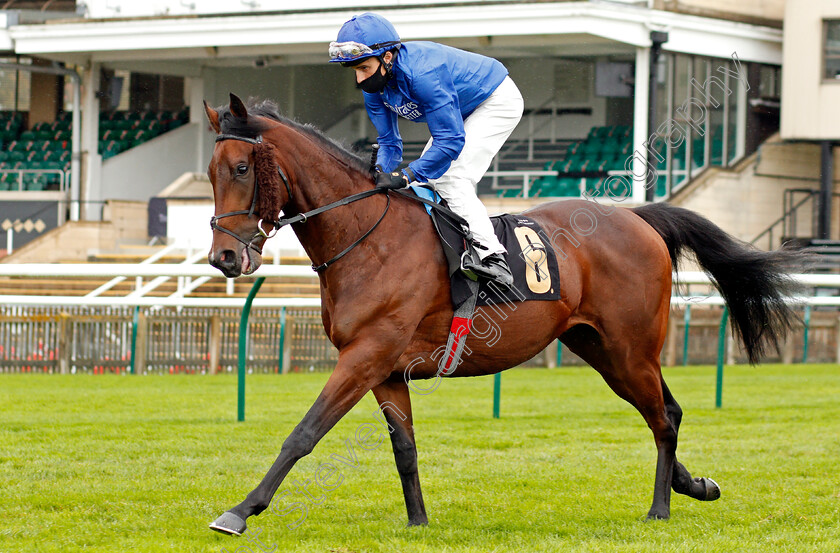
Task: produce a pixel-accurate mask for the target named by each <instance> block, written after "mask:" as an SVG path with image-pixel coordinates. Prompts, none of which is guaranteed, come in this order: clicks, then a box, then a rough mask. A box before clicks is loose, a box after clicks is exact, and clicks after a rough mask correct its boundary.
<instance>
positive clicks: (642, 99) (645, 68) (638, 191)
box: [631, 47, 650, 204]
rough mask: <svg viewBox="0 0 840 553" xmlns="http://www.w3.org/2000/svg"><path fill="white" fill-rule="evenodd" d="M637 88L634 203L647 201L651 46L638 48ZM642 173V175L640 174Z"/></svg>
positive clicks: (634, 116)
mask: <svg viewBox="0 0 840 553" xmlns="http://www.w3.org/2000/svg"><path fill="white" fill-rule="evenodd" d="M635 78H636V89H635V102H634V105H633V193H632V195H631V199H632V201H633V203H634V204H642V203H644V202H645V184H646V181H645V176H646V175H647V172H646V171H645V166H646V165H647V160H648V152H647V148H646V147H645V145H644V144H645V142H647V141H648V138H649V136H650V130H649V129H648V101H649V98H650V90H649V86H648V83H649V82H650V48H649V47H644V48H642V47H639V48H636V77H635ZM639 175H641V176H639Z"/></svg>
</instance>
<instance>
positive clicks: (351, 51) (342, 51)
mask: <svg viewBox="0 0 840 553" xmlns="http://www.w3.org/2000/svg"><path fill="white" fill-rule="evenodd" d="M399 46H400V41H399V40H392V41H388V42H381V43H378V44H372V45H371V46H368V45H366V44H362V43H360V42H355V41H352V40H351V41H347V42H331V43H330V50H329V53H330V61H337V62H352V61H357V60H359V59H361V58H369V57H372V56H380V55H382V53H383V52H385V51H386V50H389V49H391V48H399Z"/></svg>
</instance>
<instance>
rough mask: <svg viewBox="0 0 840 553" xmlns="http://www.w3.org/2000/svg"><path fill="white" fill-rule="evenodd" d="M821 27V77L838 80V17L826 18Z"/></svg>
mask: <svg viewBox="0 0 840 553" xmlns="http://www.w3.org/2000/svg"><path fill="white" fill-rule="evenodd" d="M823 27H824V32H823V36H824V37H825V39H824V41H823V42H824V44H823V47H824V50H823V60H824V61H823V78H824V79H827V80H831V81H836V82H840V19H828V20H826V21H824V25H823Z"/></svg>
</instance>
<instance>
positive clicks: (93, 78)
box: [80, 62, 102, 220]
mask: <svg viewBox="0 0 840 553" xmlns="http://www.w3.org/2000/svg"><path fill="white" fill-rule="evenodd" d="M100 70H101V66H100V64H99V63H96V62H91V63H90V65H89V66H88V67H87V68H86V69H85V73H84V87H83V90H84V98H83V99H82V103H83V109H82V136H81V150H82V152H83V153H84V154H85V162H86V167H85V169H86V171H85V182H84V185H83V186H82V188H83V190H82V191H81V192H82V193H81V194H80V198H81V200H82V201H91V200H98V199H100V197H101V191H100V189H99V185H100V183H99V181H100V176H101V175H100V174H101V172H102V171H101V169H102V157H101V156H100V155H99V98H97V95H96V93H97V91H98V90H99V79H100ZM99 207H100V206H98V205H94V204H87V209H85V211H84V213H85V216H84V218H85V219H88V220H90V219H98V218H99V217H98V213H99V212H98V211H97V210H98V208H99Z"/></svg>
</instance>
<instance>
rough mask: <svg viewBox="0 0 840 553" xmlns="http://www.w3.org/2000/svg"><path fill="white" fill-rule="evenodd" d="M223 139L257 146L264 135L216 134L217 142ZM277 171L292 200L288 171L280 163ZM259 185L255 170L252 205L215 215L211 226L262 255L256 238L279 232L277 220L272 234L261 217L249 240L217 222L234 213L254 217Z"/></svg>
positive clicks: (268, 236)
mask: <svg viewBox="0 0 840 553" xmlns="http://www.w3.org/2000/svg"><path fill="white" fill-rule="evenodd" d="M223 140H239V141H240V142H247V143H248V144H253V145H255V146H256V145H257V144H262V141H263V139H262V136H258V137H257V138H248V137H246V136H238V135H235V134H220V135H217V136H216V142H222V141H223ZM277 172H278V173H279V174H280V178H281V179H282V180H283V184H285V185H286V192H287V193H288V196H289V200H288V201H291V199H292V188H291V186H289V178H288V177H287V176H286V173H284V172H283V169H282V168H281V167H280V166H279V165H278V166H277ZM259 187H260V183H259V181H258V180H257V174H256V171H254V195H253V197H252V198H251V207H249V208H248V209H240V210H238V211H229V212H228V213H222V214H221V215H214V216H213V217H211V218H210V228H211V229H213V230H218V231H219V232H223V233H225V234H227V235H228V236H233V237H234V238H235V239H236V240H238V241H239V242H241V243H242V244H244V245H245V246H246V247H248V248H250V249H252V250H254V251H255V252H257V253H258V254H260V255H262V249H260V248H258V247H257V246H256V245H255V244H254V240H256V239H257V238H259V237H260V236H262V237H264V238H271V237H272V236H274V234H275V233H276V232H277V231H276V229H277V225H276V222H275V221H271V224H272V225H274V227H275V232H274V233H271V234H266V232H265V231H264V230H263V220H262V219H260V220H259V222H258V223H257V232H256V233H254V235H253V236H252V237H251V240H249V241H248V242H246V241H245V240H243V239H242V237H240V236H239V235H238V234H236V233H235V232H233V231H231V230H228V229H226V228H224V227H222V226H219V224H218V223H217V221H218V220H219V219H223V218H225V217H233V216H234V215H247V216H248V217H253V216H254V211H255V210H256V208H257V196H258V195H259V190H260V188H259ZM287 203H288V202H287Z"/></svg>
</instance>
